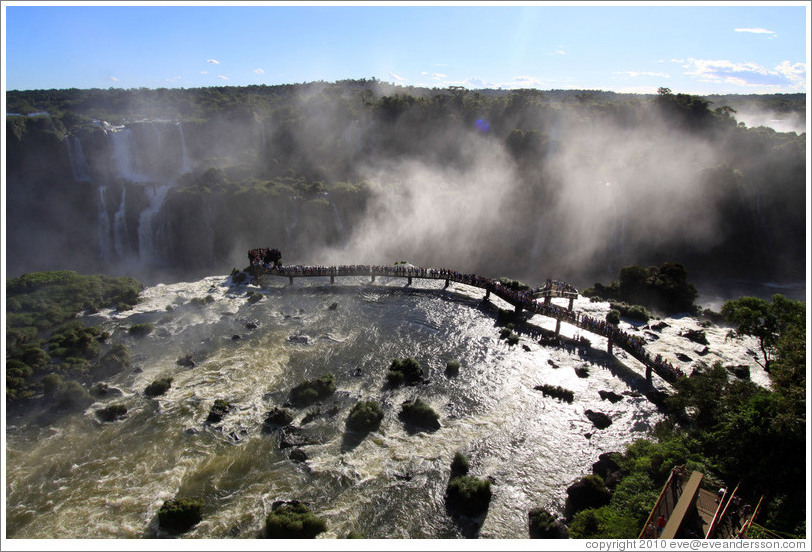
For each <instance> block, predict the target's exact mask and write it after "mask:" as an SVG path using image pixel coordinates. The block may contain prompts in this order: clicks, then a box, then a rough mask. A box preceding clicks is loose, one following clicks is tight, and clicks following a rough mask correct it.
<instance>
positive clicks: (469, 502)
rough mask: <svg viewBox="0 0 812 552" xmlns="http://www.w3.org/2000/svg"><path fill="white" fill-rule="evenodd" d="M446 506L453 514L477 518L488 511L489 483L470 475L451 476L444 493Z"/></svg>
mask: <svg viewBox="0 0 812 552" xmlns="http://www.w3.org/2000/svg"><path fill="white" fill-rule="evenodd" d="M445 500H446V505H447V506H448V508H449V509H450V510H452V511H453V512H457V513H460V514H464V515H466V516H469V517H477V516H480V515H482V514H484V513H486V512H487V511H488V507H489V506H490V503H491V482H490V481H488V480H487V479H478V478H476V477H472V476H470V475H457V476H453V477H452V478H451V479H450V480H449V481H448V487H447V488H446V493H445Z"/></svg>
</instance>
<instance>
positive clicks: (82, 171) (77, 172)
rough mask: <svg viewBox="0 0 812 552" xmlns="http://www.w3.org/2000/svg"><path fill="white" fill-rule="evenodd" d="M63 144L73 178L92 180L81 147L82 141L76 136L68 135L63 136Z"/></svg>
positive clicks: (76, 179)
mask: <svg viewBox="0 0 812 552" xmlns="http://www.w3.org/2000/svg"><path fill="white" fill-rule="evenodd" d="M65 145H66V146H67V148H68V159H69V160H70V169H71V172H72V173H73V179H74V180H75V181H77V182H92V181H93V179H92V178H91V177H90V167H89V166H88V164H87V158H85V152H84V150H83V149H82V141H81V140H79V137H78V136H68V137H66V138H65Z"/></svg>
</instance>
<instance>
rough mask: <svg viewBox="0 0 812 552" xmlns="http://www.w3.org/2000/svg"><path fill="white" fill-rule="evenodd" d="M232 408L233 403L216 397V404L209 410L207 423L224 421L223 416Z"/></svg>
mask: <svg viewBox="0 0 812 552" xmlns="http://www.w3.org/2000/svg"><path fill="white" fill-rule="evenodd" d="M230 410H231V405H230V404H229V403H228V401H225V400H223V399H215V401H214V404H213V405H212V407H211V410H209V415H208V417H207V418H206V423H207V424H216V423H218V422H220V421H222V419H223V416H225V415H226V414H228V412H229V411H230Z"/></svg>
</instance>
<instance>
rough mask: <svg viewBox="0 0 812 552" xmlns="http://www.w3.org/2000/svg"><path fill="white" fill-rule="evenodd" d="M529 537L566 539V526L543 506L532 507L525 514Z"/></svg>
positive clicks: (567, 532)
mask: <svg viewBox="0 0 812 552" xmlns="http://www.w3.org/2000/svg"><path fill="white" fill-rule="evenodd" d="M527 521H528V529H529V533H530V538H531V539H568V538H569V537H570V531H569V529H568V528H567V526H566V525H565V524H564V523H563V522H562V521H561V520H559V519H557V518H556V517H555V516H554V515H553V514H551V513H550V512H548V511H547V510H545V509H544V508H533V509H532V510H530V512H528V514H527Z"/></svg>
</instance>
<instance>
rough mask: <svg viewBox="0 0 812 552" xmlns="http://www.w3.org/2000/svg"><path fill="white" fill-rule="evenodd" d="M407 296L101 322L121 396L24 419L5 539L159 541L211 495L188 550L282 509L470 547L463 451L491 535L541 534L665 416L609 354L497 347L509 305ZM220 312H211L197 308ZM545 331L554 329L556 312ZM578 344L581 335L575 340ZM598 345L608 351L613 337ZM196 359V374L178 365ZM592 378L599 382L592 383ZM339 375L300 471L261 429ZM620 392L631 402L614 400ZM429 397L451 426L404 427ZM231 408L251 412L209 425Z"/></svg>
mask: <svg viewBox="0 0 812 552" xmlns="http://www.w3.org/2000/svg"><path fill="white" fill-rule="evenodd" d="M403 283H404V281H403V280H402V279H387V278H379V279H378V280H377V282H376V283H375V284H372V285H370V284H369V282H368V281H367V280H366V279H362V278H342V279H340V280H339V281H337V283H336V285H334V286H331V285H330V284H329V279H327V278H314V279H297V280H296V284H295V285H294V286H293V287H292V288H291V287H288V286H287V285H286V284H287V279H283V278H278V279H275V280H270V281H269V282H268V285H267V286H266V287H264V288H263V289H262V290H261V293H263V295H264V297H263V299H262V300H261V301H259V302H256V303H251V302H249V301H248V300H247V295H246V293H247V290H248V289H254V290H259V288H256V287H253V286H245V285H241V286H234V285H231V284H230V281H229V279H228V278H227V277H225V276H220V277H210V278H205V279H203V280H200V281H197V282H191V283H179V284H172V285H157V286H153V287H150V288H147V289H146V290H145V291H144V292H143V294H142V297H143V300H142V302H141V303H140V304H139V305H138V306H137V307H136V308H135V309H134V310H132V311H128V312H125V313H115V312H110V311H105V312H101V313H98V314H96V315H92V316H89V317H87V318H88V322H89V323H93V324H97V325H100V326H102V327H103V328H104V329H106V330H108V331H110V332H111V334H112V335H111V338H110V340H109V342H110V343H125V344H126V345H127V346H128V347H129V348H130V351H131V356H132V361H133V362H132V368H131V369H129V370H126V371H124V372H122V373H120V374H117V375H115V376H113V377H111V378H109V380H107V383H108V384H109V385H110V386H111V387H115V388H117V389H120V390H121V391H122V392H123V395H122V396H118V397H112V398H109V399H103V400H100V401H98V402H97V403H95V404H93V405H92V406H91V407H90V408H88V409H87V410H86V411H84V412H79V413H75V414H69V415H64V416H61V417H58V418H55V419H49V420H47V422H46V421H43V420H42V419H41V418H32V417H31V416H27V417H19V418H12V419H9V420H8V424H9V425H8V427H7V454H6V469H7V479H6V492H7V504H6V505H7V511H6V513H7V535H8V537H9V538H75V539H86V538H141V537H149V536H154V535H155V532H156V527H157V522H156V513H157V511H158V509H159V508H160V506H161V504H162V503H163V501H164V500H166V499H170V498H174V497H178V496H202V497H204V498H205V499H206V507H205V509H204V513H203V521H202V522H200V523H199V524H198V525H197V526H195V528H194V529H193V530H191V531H190V532H189V533H187V534H186V535H185V537H187V538H255V537H257V536H258V535H259V533H260V531H261V528H262V525H263V520H264V517H265V514H266V513H267V512H268V511H269V510H270V508H271V505H272V504H273V502H274V501H277V500H302V501H306V502H308V503H309V504H310V506H311V509H312V510H313V511H314V512H315V513H316V514H317V515H318V516H320V517H322V518H324V519H325V520H326V521H327V524H328V532H327V533H324V534H322V535H321V537H326V538H343V537H345V536H346V535H347V533H348V532H349V531H358V532H362V533H364V534H365V535H366V537H367V538H460V537H462V536H465V535H466V534H467V533H466V528H465V526H464V525H462V524H460V523H459V521H458V520H455V518H453V517H451V516H450V515H449V514H448V513H447V512H446V510H445V506H444V500H443V495H444V492H445V488H446V485H447V483H448V479H449V473H450V464H451V460H452V458H453V456H454V453H455V452H457V451H461V452H463V453H465V454H466V455H467V456H468V457H469V459H470V462H471V474H472V475H475V476H478V477H489V478H491V480H492V482H493V484H492V490H493V499H492V501H491V504H490V508H489V510H488V512H487V516H486V517H485V519H484V522H483V524H482V526H481V529H480V531H479V536H480V537H483V538H511V539H512V538H526V537H527V536H528V531H527V512H528V511H529V510H530V509H531V508H534V507H537V506H543V507H547V508H548V509H550V510H551V511H561V509H562V507H563V504H564V500H565V498H566V488H567V486H569V485H570V484H571V483H572V482H573V481H574V480H575V479H577V478H579V477H581V476H583V475H586V474H587V473H591V465H592V463H593V462H595V461H596V460H597V459H598V456H599V455H600V454H601V453H603V452H608V451H616V450H622V449H623V446H624V444H626V443H628V442H630V441H632V440H633V439H635V438H638V437H644V436H646V432H647V430H648V429H649V428H651V427H652V426H653V424H654V423H656V422H657V421H658V420H659V419H660V418H661V415H660V414H659V413H658V412H657V409H656V408H655V407H654V405H652V404H651V403H650V402H648V401H647V400H646V399H645V398H644V397H641V396H639V395H637V396H635V394H633V393H629V391H631V389H630V387H629V385H628V378H625V379H624V378H619V377H617V374H616V373H615V372H614V371H613V370H611V369H610V368H609V367H608V366H607V365H606V363H605V361H604V358H603V356H602V355H600V354H598V352H597V351H595V354H593V355H585V354H579V353H578V352H577V351H575V350H567V349H564V348H549V347H543V346H541V345H539V343H538V342H537V341H535V340H533V339H531V338H529V337H527V336H523V337H522V338H521V340H520V342H519V344H518V345H516V346H512V347H511V346H509V345H508V344H507V343H506V341H505V340H500V339H499V329H500V328H499V327H498V326H497V325H496V322H495V316H494V314H495V311H496V307H497V306H503V307H506V306H507V305H505V304H501V305H500V300H498V299H495V300H494V302H493V303H482V301H481V299H482V295H483V292H482V290H478V289H476V288H470V287H467V286H464V285H457V284H454V285H452V286H451V287H450V288H449V290H448V291H443V290H442V289H441V288H442V283H443V282H442V281H419V280H416V281H415V285H414V286H413V287H412V288H403V287H402V286H403ZM206 296H211V298H212V299H213V301H208V302H200V301H196V302H192V303H190V301H191V300H192V299H198V300H199V299H203V298H205V297H206ZM562 301H563V300H562ZM576 308H579V309H582V310H587V311H590V312H592V313H593V314H595V315H596V316H597V315H600V314H602V313H605V311H606V310H607V309H608V305H607V304H603V303H590V302H589V301H587V300H585V299H581V298H579V299H578V300H577V301H576ZM145 322H151V323H154V324H155V327H156V329H155V330H154V331H153V332H152V333H151V334H150V335H148V336H146V337H143V338H136V337H133V336H131V335H130V334H129V333H128V329H129V328H130V326H132V325H133V324H136V323H145ZM532 323H534V324H536V325H541V326H544V327H548V328H553V327H554V321H553V320H549V319H546V320H545V319H543V318H541V317H539V316H534V317H533V318H532ZM568 331H569V332H573V331H575V330H574V328H571V327H569V328H568V327H567V326H566V325H564V326H563V328H562V333H565V334H566V333H567V332H568ZM719 332H721V330H719ZM717 333H718V332H717ZM291 337H294V339H291ZM593 337H594V336H593ZM660 341H661V343H666V341H667V340H666V339H663V340H660ZM593 343H594V344H595V347H596V348H599V347H600V339H599V338H594V339H593ZM728 347H729V348H730V349H731V350H733V348H734V347H733V345H728ZM739 348H741V347H739ZM742 354H744V353H742ZM188 355H191V358H192V359H193V360H194V362H195V364H196V365H195V366H194V367H183V366H181V365H179V364H178V362H177V361H178V359H179V358H182V357H186V356H188ZM620 355H621V356H622V355H623V353H620ZM407 356H410V357H414V358H416V359H417V360H418V361H419V362H420V363H421V365H422V366H423V370H424V373H425V375H426V376H427V378H428V380H429V382H428V383H426V384H421V385H417V386H413V387H400V388H395V389H390V388H388V387H386V386H385V380H386V372H387V369H388V367H389V364H390V362H391V361H392V359H393V358H397V357H407ZM742 358H746V355H745V356H743V357H742ZM452 359H458V360H460V362H461V369H460V373H459V375H458V376H456V377H450V376H447V375H446V374H445V365H446V362H447V361H448V360H452ZM579 367H586V368H588V371H589V376H588V377H586V378H584V377H579V376H578V375H577V374H576V371H575V368H579ZM640 371H641V373H642V369H641V370H640ZM327 372H332V373H333V374H334V375H335V378H336V386H337V391H336V393H335V394H334V395H333V396H331V397H330V398H328V399H326V400H324V401H323V402H322V403H321V404H320V405H318V406H311V407H306V408H292V409H291V410H292V412H293V413H294V414H295V418H294V421H293V424H294V425H295V426H298V427H300V428H301V432H302V434H303V435H304V436H305V437H306V438H307V439H308V441H309V443H310V444H307V445H305V446H302V447H301V450H302V451H304V452H305V453H306V455H307V460H306V461H304V462H297V461H293V460H291V459H290V458H289V454H290V450H291V449H290V448H287V449H280V447H279V435H278V433H276V432H268V431H263V420H264V419H265V417H266V415H267V413H268V411H269V410H271V409H272V408H273V407H274V406H282V405H283V404H284V403H285V402H286V400H287V399H288V393H289V391H290V389H291V388H292V387H294V386H295V385H297V384H298V383H300V382H302V381H304V380H306V379H313V378H316V377H318V376H320V375H322V374H324V373H327ZM165 376H171V377H172V378H173V383H172V386H171V388H170V389H169V391H168V392H167V393H166V394H165V395H163V396H160V397H156V398H148V397H146V396H145V395H144V388H145V387H146V386H147V385H148V384H149V383H150V382H152V381H153V380H155V379H157V378H160V377H165ZM542 383H548V384H551V385H559V386H561V387H563V388H565V389H569V390H572V391H573V392H574V393H575V400H574V401H573V403H572V404H567V403H565V402H562V401H559V400H557V399H554V398H550V397H545V396H544V395H543V394H542V393H541V392H540V391H537V390H535V389H534V386H536V385H539V384H542ZM603 390H605V391H614V392H615V393H618V394H624V392H626V394H625V395H623V399H622V400H621V401H619V402H617V403H611V402H609V401H604V400H602V399H601V397H600V396H599V393H598V392H599V391H603ZM415 397H420V398H421V399H422V400H424V401H425V402H427V403H429V404H430V405H431V406H432V407H433V408H434V409H435V410H436V411H437V412H438V413H439V414H440V422H441V424H442V427H441V428H440V429H439V430H437V431H434V432H418V433H410V432H409V431H407V430H406V429H405V427H404V425H403V423H402V422H401V421H400V420H399V419H398V416H397V414H398V411H399V409H400V405H401V403H403V402H404V401H406V400H409V399H412V398H415ZM218 398H221V399H226V400H227V401H228V402H230V403H231V404H232V405H234V407H235V408H234V409H233V410H232V411H231V412H230V413H228V414H226V416H225V417H224V419H223V421H222V422H221V423H218V424H206V423H205V420H206V417H207V415H208V412H209V409H210V408H211V406H212V404H213V402H214V400H215V399H218ZM367 399H373V400H377V401H379V402H380V403H381V404H382V406H383V409H384V412H385V417H384V420H383V422H382V424H381V428H380V430H379V431H376V432H373V433H371V434H369V435H368V436H367V437H366V438H364V439H363V440H362V441H361V442H360V443H359V442H356V441H353V440H352V439H348V438H347V436H346V427H345V422H346V417H347V414H348V413H349V410H350V408H351V407H352V406H353V405H354V404H355V403H356V402H357V401H359V400H367ZM109 403H123V404H124V405H125V406H126V407H127V409H128V412H127V415H126V417H125V418H124V419H122V420H119V421H116V422H111V423H102V422H100V421H99V419H98V418H97V417H96V415H95V412H96V410H98V409H99V408H101V407H103V406H104V405H105V404H109ZM317 409H318V410H319V412H318V413H317V414H316V415H315V417H314V416H312V414H314V413H315V411H316V410H317ZM587 409H591V410H594V411H600V412H604V413H606V414H608V415H609V416H610V417H611V418H612V422H613V423H612V425H610V426H609V427H608V428H606V429H604V430H597V429H596V428H595V427H594V425H593V424H592V423H591V422H590V421H589V420H588V419H587V418H586V417H585V415H584V412H585V411H586V410H587ZM308 415H309V416H308ZM305 416H308V418H312V420H305V419H304V418H305Z"/></svg>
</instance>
